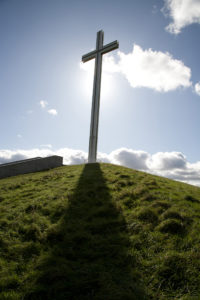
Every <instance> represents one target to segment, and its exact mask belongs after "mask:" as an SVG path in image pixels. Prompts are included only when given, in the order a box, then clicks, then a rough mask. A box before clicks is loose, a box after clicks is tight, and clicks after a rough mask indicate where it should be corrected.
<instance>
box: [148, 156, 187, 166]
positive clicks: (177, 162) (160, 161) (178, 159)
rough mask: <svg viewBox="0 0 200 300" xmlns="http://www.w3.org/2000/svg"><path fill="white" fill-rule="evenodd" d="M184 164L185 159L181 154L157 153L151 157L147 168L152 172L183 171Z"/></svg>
mask: <svg viewBox="0 0 200 300" xmlns="http://www.w3.org/2000/svg"><path fill="white" fill-rule="evenodd" d="M186 163H187V162H186V157H185V156H184V155H183V154H182V153H181V152H158V153H156V154H154V155H152V156H151V159H149V161H148V166H149V169H152V170H173V169H182V170H183V169H185V168H186Z"/></svg>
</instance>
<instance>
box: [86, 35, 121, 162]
mask: <svg viewBox="0 0 200 300" xmlns="http://www.w3.org/2000/svg"><path fill="white" fill-rule="evenodd" d="M103 37H104V32H103V31H102V30H100V31H99V32H97V40H96V50H94V51H92V52H89V53H88V54H85V55H83V56H82V62H84V63H85V62H87V61H89V60H91V59H93V58H95V69H94V82H93V96H92V112H91V122H90V141H89V154H88V163H95V162H96V157H97V140H98V124H99V106H100V90H101V70H102V55H103V54H105V53H108V52H110V51H112V50H115V49H117V48H118V47H119V42H118V41H114V42H112V43H109V44H107V45H105V46H103Z"/></svg>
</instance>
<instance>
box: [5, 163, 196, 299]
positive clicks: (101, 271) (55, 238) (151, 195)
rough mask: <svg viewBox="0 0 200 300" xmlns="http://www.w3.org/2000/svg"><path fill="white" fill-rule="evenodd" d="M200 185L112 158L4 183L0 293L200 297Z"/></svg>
mask: <svg viewBox="0 0 200 300" xmlns="http://www.w3.org/2000/svg"><path fill="white" fill-rule="evenodd" d="M199 232H200V188H197V187H194V186H191V185H187V184H184V183H180V182H175V181H172V180H169V179H165V178H162V177H157V176H153V175H149V174H146V173H143V172H139V171H134V170H131V169H128V168H124V167H120V166H114V165H110V164H89V165H85V166H84V165H79V166H64V167H60V168H57V169H53V170H50V171H46V172H40V173H35V174H28V175H20V176H16V177H12V178H7V179H2V180H0V299H7V300H12V299H13V300H18V299H20V300H21V299H24V300H29V299H31V300H35V299H37V300H40V299H41V300H43V299H45V300H46V299H47V300H48V299H51V300H52V299H53V300H61V299H63V300H64V299H81V300H82V299H108V300H110V299H111V300H112V299H113V300H117V299H133V300H134V299H136V300H138V299H139V300H140V299H141V300H142V299H182V300H193V299H199V298H200V272H199V271H200V252H199V249H200V234H199Z"/></svg>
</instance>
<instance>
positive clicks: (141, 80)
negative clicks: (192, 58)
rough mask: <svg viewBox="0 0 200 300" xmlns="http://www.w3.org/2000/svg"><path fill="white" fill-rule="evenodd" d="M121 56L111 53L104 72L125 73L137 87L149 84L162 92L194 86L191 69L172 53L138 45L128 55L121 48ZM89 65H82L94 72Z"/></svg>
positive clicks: (148, 85) (133, 85)
mask: <svg viewBox="0 0 200 300" xmlns="http://www.w3.org/2000/svg"><path fill="white" fill-rule="evenodd" d="M118 57H119V61H118V62H115V60H114V57H113V56H111V55H110V56H107V57H105V59H104V62H103V71H104V72H105V73H121V74H122V75H123V76H124V77H125V78H126V79H127V80H128V82H129V83H130V85H131V86H132V87H133V88H141V87H145V88H150V89H153V90H156V91H158V92H169V91H173V90H175V89H177V88H179V87H190V86H191V85H192V83H191V81H190V78H191V70H190V68H188V67H187V66H185V65H184V63H183V62H182V61H181V60H177V59H175V58H173V56H172V55H171V54H170V53H168V52H165V53H164V52H161V51H154V50H152V49H151V48H149V49H146V50H143V49H142V48H141V47H140V46H139V45H136V44H135V45H134V46H133V51H132V52H130V53H128V54H125V53H123V52H120V51H119V52H118ZM88 68H89V65H88V66H87V63H85V64H81V69H83V70H85V71H88V72H89V71H90V72H93V70H92V69H91V70H89V69H88ZM90 68H91V66H90Z"/></svg>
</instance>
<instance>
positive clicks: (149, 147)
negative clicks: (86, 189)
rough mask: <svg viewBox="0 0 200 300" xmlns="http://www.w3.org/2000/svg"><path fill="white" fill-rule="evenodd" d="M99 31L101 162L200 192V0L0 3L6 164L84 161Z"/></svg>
mask: <svg viewBox="0 0 200 300" xmlns="http://www.w3.org/2000/svg"><path fill="white" fill-rule="evenodd" d="M101 29H102V30H104V42H105V43H110V42H112V41H114V40H116V39H117V40H118V41H119V49H118V50H115V51H113V52H111V53H109V54H106V55H104V59H103V75H102V91H101V108H100V124H99V142H98V150H99V160H100V161H106V162H111V163H116V164H121V165H125V166H128V167H131V168H134V169H139V170H144V171H147V172H150V173H154V174H158V175H162V176H167V177H169V178H173V179H176V180H181V181H185V182H188V183H191V184H195V185H200V139H199V129H200V118H199V113H200V67H199V53H200V41H199V37H200V0H125V1H122V0H101V1H98V0H84V1H83V0H74V1H70V0H17V1H15V0H0V45H1V46H0V128H1V131H0V132H1V138H0V163H5V162H9V161H13V160H18V159H23V158H29V157H33V156H46V155H50V154H54V153H56V154H59V155H63V157H64V161H65V163H67V164H75V163H83V162H86V160H87V151H88V142H89V126H90V113H91V99H92V81H93V68H94V64H93V62H92V61H91V62H87V63H85V64H82V63H81V57H82V55H84V54H86V53H88V52H89V51H91V50H93V49H94V47H95V43H96V32H97V31H99V30H101Z"/></svg>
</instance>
